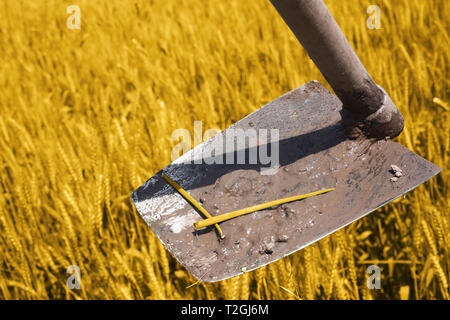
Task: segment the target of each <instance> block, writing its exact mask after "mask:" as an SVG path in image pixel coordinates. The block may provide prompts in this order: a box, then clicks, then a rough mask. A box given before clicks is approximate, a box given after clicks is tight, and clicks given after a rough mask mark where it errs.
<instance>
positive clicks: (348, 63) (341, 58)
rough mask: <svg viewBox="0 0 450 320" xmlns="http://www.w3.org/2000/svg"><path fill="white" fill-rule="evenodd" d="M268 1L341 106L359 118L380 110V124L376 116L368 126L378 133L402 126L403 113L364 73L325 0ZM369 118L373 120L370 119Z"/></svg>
mask: <svg viewBox="0 0 450 320" xmlns="http://www.w3.org/2000/svg"><path fill="white" fill-rule="evenodd" d="M271 2H272V4H273V6H274V7H275V8H276V10H277V11H278V13H279V14H280V15H281V17H282V18H283V19H284V21H285V22H286V24H287V25H288V26H289V28H290V29H291V30H292V32H293V33H294V34H295V36H296V37H297V39H298V40H299V41H300V43H301V44H302V45H303V47H304V48H305V50H306V51H307V53H308V54H309V56H310V57H311V59H312V60H313V61H314V63H315V64H316V65H317V67H318V68H319V70H320V71H321V73H322V74H323V75H324V77H325V78H326V79H327V81H328V83H329V84H330V85H331V87H332V88H333V90H334V92H335V93H336V95H337V96H338V97H339V99H340V100H341V101H342V103H343V106H344V108H345V109H346V110H348V111H349V112H350V113H351V114H353V115H354V116H357V117H360V118H367V117H369V116H370V115H374V114H376V113H377V112H378V113H384V114H383V115H382V116H381V115H377V116H375V117H377V118H381V124H380V123H379V122H380V119H376V121H375V123H372V125H371V127H372V128H371V130H372V131H377V134H378V133H379V134H380V136H382V137H385V136H396V135H398V134H399V133H400V132H401V130H402V129H403V117H402V116H401V114H400V113H399V112H398V110H397V108H396V107H395V105H394V104H393V103H392V101H391V100H390V98H389V96H387V94H386V93H385V92H384V90H383V89H382V88H381V87H379V86H378V85H377V84H376V83H375V82H374V81H373V80H372V78H371V77H370V75H369V74H368V73H367V71H366V69H365V68H364V66H363V64H362V63H361V61H360V60H359V58H358V56H357V55H356V53H355V51H354V50H353V48H352V46H351V45H350V43H349V42H348V40H347V39H346V37H345V35H344V34H343V32H342V30H341V29H340V28H339V26H338V24H337V23H336V21H335V20H334V18H333V16H332V15H331V13H330V12H329V11H328V8H327V7H326V5H325V3H324V2H323V1H322V0H271ZM387 104H391V105H389V108H387V109H389V110H381V111H380V108H381V107H383V106H385V105H387ZM394 113H395V114H396V115H395V117H393V114H394ZM397 113H398V115H397ZM372 118H373V117H372ZM391 120H392V121H391ZM370 121H372V122H373V119H372V120H371V119H369V122H370ZM366 122H367V121H366ZM373 125H375V126H376V127H377V128H373ZM380 125H381V126H382V127H381V128H380V127H379V126H380Z"/></svg>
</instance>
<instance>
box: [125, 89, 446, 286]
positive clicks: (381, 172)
mask: <svg viewBox="0 0 450 320" xmlns="http://www.w3.org/2000/svg"><path fill="white" fill-rule="evenodd" d="M341 109H342V105H341V103H340V101H339V100H338V99H337V98H336V97H335V96H334V95H333V94H331V93H330V92H329V91H328V90H326V89H325V88H324V87H323V86H322V85H320V84H319V83H318V82H316V81H312V82H310V83H308V84H305V85H304V86H302V87H299V88H297V89H295V90H292V91H290V92H288V93H286V94H285V95H283V96H281V97H279V98H278V99H276V100H274V101H272V102H271V103H269V104H267V105H266V106H264V107H262V108H260V109H259V110H257V111H255V112H254V113H252V114H250V115H249V116H247V117H245V118H244V119H242V120H241V121H239V122H237V123H236V124H234V125H233V126H231V127H230V128H234V129H236V128H242V129H244V130H245V129H248V128H253V129H256V130H259V129H279V154H280V156H279V163H280V168H279V169H278V171H276V174H273V175H270V174H262V172H264V168H265V167H267V166H261V165H249V164H247V165H245V164H241V165H238V164H235V165H230V164H210V165H208V164H205V163H202V164H195V163H192V161H191V159H192V155H193V154H194V159H199V154H200V151H201V150H203V152H204V151H205V150H206V151H208V150H210V149H209V148H212V147H213V146H214V143H215V142H219V141H220V139H221V138H223V137H224V135H225V134H226V131H227V130H228V129H227V130H225V131H223V132H221V133H219V134H218V135H216V136H214V137H213V138H211V139H210V140H208V141H206V142H205V143H203V144H202V145H200V146H197V147H196V148H194V149H193V150H191V151H189V152H188V153H186V154H185V155H183V156H182V157H180V158H178V159H177V160H176V161H174V162H173V163H172V164H170V165H169V166H167V167H166V168H164V169H163V170H161V171H160V172H158V173H157V174H156V175H155V176H153V177H152V178H151V179H149V180H148V181H147V182H146V183H145V184H144V185H142V186H141V187H139V188H138V189H137V190H135V191H134V192H133V193H132V196H131V197H132V200H133V202H134V204H135V206H136V208H137V210H138V212H139V214H140V215H141V216H142V217H143V219H144V220H145V221H146V222H147V224H148V225H149V227H150V228H151V229H152V231H153V232H154V233H155V235H156V236H157V237H158V238H159V239H160V241H161V242H162V243H163V244H164V245H165V246H166V248H167V250H169V252H170V253H171V254H172V255H173V256H174V257H175V258H176V259H177V260H178V261H179V262H180V263H181V264H182V265H183V266H184V267H185V268H186V269H187V270H188V271H189V272H190V273H191V274H192V275H194V276H195V277H196V278H197V279H200V280H202V281H205V282H212V281H218V280H222V279H226V278H230V277H233V276H235V275H238V274H240V273H242V272H248V271H251V270H253V269H256V268H258V267H261V266H263V265H266V264H268V263H271V262H273V261H276V260H278V259H280V258H283V257H285V256H287V255H289V254H291V253H293V252H295V251H297V250H299V249H301V248H303V247H305V246H307V245H309V244H311V243H313V242H315V241H317V240H319V239H321V238H323V237H325V236H327V235H329V234H330V233H332V232H334V231H336V230H338V229H340V228H342V227H344V226H346V225H348V224H350V223H351V222H353V221H355V220H357V219H359V218H361V217H363V216H365V215H366V214H368V213H370V212H372V211H374V210H375V209H377V208H379V207H381V206H383V205H385V204H386V203H388V202H390V201H392V200H394V199H395V198H397V197H399V196H401V195H402V194H404V193H406V192H408V191H409V190H411V189H413V188H415V187H416V186H418V185H420V184H422V183H423V182H425V181H426V180H428V179H430V178H431V177H433V176H434V175H436V174H437V173H439V171H440V168H439V167H437V166H435V165H433V164H432V163H430V162H428V161H427V160H425V159H423V158H421V157H420V156H418V155H416V154H414V153H412V152H411V151H409V150H408V149H406V148H404V147H403V146H401V145H399V144H397V143H395V142H392V141H384V140H383V141H378V142H376V143H372V142H370V141H368V140H359V141H354V140H349V139H347V138H346V136H345V134H344V131H343V128H342V126H341V123H340V121H341V114H340V111H341ZM230 128H229V129H230ZM253 142H254V143H256V144H252V142H250V143H249V144H247V145H246V149H252V148H258V147H260V146H261V145H260V143H259V142H255V141H253ZM247 151H248V150H247ZM206 154H209V153H208V152H206ZM234 155H236V154H234ZM391 164H395V165H397V166H399V167H400V168H402V170H403V173H404V174H403V176H402V177H400V178H399V179H398V181H396V182H391V181H390V178H391V177H393V175H392V173H391V172H389V168H390V165H391ZM266 169H267V168H266ZM162 173H165V174H167V175H168V176H170V177H171V178H172V179H174V180H175V181H177V182H178V183H179V184H180V185H181V186H182V187H183V188H184V189H185V190H187V191H188V192H189V193H190V194H191V195H192V196H193V197H194V198H195V199H196V200H197V201H201V202H202V203H203V206H204V207H205V209H206V210H208V212H210V213H211V214H212V215H217V214H221V213H226V212H228V211H231V210H236V209H241V208H244V207H248V206H251V205H255V204H259V203H263V202H267V201H270V200H275V199H279V198H283V197H288V196H294V195H298V194H304V193H308V192H312V191H316V190H320V189H324V188H329V187H335V188H336V190H335V191H332V192H330V193H327V194H323V195H320V196H316V197H312V198H308V199H305V200H301V201H296V202H292V203H289V204H285V205H282V206H278V207H276V208H270V209H267V210H263V211H260V212H256V213H252V214H248V215H246V216H242V217H238V218H235V219H232V220H229V221H226V222H223V223H221V228H222V230H223V232H224V234H225V236H226V238H225V240H223V241H219V240H218V237H217V234H216V232H215V229H214V228H213V227H208V228H206V229H205V230H200V231H196V230H195V229H194V227H193V223H194V222H196V221H198V220H201V219H203V217H201V215H200V214H199V213H198V212H197V211H196V210H195V209H194V208H193V207H192V206H191V205H190V204H189V203H187V202H186V200H185V199H183V198H182V197H181V196H180V195H179V194H178V193H177V192H176V191H174V189H172V187H171V186H170V185H169V184H168V183H167V182H166V181H165V180H164V179H163V178H162V177H161V174H162ZM265 173H267V172H265Z"/></svg>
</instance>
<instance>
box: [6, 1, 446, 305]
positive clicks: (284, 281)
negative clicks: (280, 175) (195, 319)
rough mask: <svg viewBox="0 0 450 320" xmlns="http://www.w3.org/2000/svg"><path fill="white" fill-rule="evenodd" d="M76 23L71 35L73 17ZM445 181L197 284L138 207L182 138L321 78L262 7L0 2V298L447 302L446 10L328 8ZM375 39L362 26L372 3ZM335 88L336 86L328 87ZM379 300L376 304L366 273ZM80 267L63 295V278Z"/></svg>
mask: <svg viewBox="0 0 450 320" xmlns="http://www.w3.org/2000/svg"><path fill="white" fill-rule="evenodd" d="M73 4H76V5H78V6H79V8H80V10H81V25H80V27H81V28H80V29H79V30H71V29H69V28H68V27H67V26H66V20H67V19H68V17H69V14H68V13H67V12H66V8H67V7H68V6H69V5H73ZM326 4H327V5H328V7H329V9H330V11H331V12H332V14H333V15H334V16H335V18H336V20H337V21H338V23H339V24H340V26H341V28H342V29H343V31H344V33H345V34H346V35H347V37H348V39H349V41H350V43H351V44H352V45H353V47H354V48H355V50H356V52H357V53H358V55H359V56H360V58H361V60H362V62H363V63H364V64H365V66H366V68H367V69H368V71H369V72H370V73H371V75H372V77H373V78H374V80H375V81H376V82H377V83H379V84H380V85H382V86H383V87H384V88H385V89H386V90H387V92H388V93H389V94H390V96H391V97H392V99H393V100H394V101H395V102H396V104H397V106H398V107H399V109H400V110H401V112H402V113H403V115H404V116H405V119H406V120H405V121H406V123H405V129H404V131H403V133H402V134H401V135H400V136H399V137H398V138H397V139H396V141H398V142H399V143H401V144H403V145H404V146H406V147H407V148H409V149H410V150H412V151H414V152H415V153H417V154H419V155H421V156H422V157H424V158H426V159H428V160H429V161H431V162H433V163H435V164H436V165H438V166H440V167H441V168H443V171H442V173H440V174H439V175H438V176H437V177H435V178H433V179H432V180H430V181H428V182H427V183H425V184H424V185H421V186H420V187H418V188H417V189H415V190H414V191H412V192H409V193H408V194H407V195H405V196H402V197H401V198H399V199H397V200H396V201H394V202H392V203H390V204H389V205H387V206H385V207H383V208H381V209H379V210H377V211H376V212H374V213H372V214H371V215H369V216H367V217H365V218H363V219H361V220H359V221H357V222H354V223H353V224H351V225H349V226H347V227H346V228H344V229H342V230H340V231H338V232H336V233H334V234H332V235H331V236H328V237H326V238H324V239H322V240H320V241H319V242H317V243H315V244H313V245H311V246H309V247H307V248H306V249H304V250H301V251H299V252H297V253H295V254H293V255H291V256H289V257H286V258H284V259H282V260H279V261H277V262H276V263H273V264H270V265H268V266H265V267H263V268H260V269H258V270H256V271H253V272H250V273H246V274H244V275H242V276H239V277H235V278H232V279H229V280H226V281H221V282H218V283H212V284H211V283H208V284H207V283H196V279H194V278H193V277H192V276H190V275H189V274H188V273H187V272H186V271H185V270H184V269H183V268H182V267H181V265H180V264H178V263H177V262H176V261H175V260H174V259H173V258H172V257H171V256H170V254H169V253H168V252H167V251H166V250H165V249H164V247H163V246H162V245H161V244H160V242H159V241H158V239H157V238H156V237H155V236H154V234H153V233H152V232H151V230H150V229H149V228H148V227H147V225H146V224H145V222H144V221H143V220H142V218H141V217H140V216H139V215H138V213H137V212H136V210H135V208H134V206H133V204H132V202H131V200H130V193H131V192H132V191H133V190H134V189H136V188H137V187H138V186H140V185H141V184H142V183H143V182H145V181H146V180H147V179H148V178H149V177H150V176H152V175H153V174H155V173H156V172H157V171H159V170H160V169H161V168H163V167H165V166H166V165H167V164H169V163H170V162H171V150H172V148H173V147H174V145H175V144H177V142H176V141H172V139H171V133H172V132H173V130H175V129H178V128H186V129H188V130H190V131H191V132H193V122H194V120H201V121H203V129H204V130H206V129H210V128H218V129H220V130H223V129H225V128H227V127H228V126H229V125H231V124H232V123H233V122H235V121H238V120H239V119H241V118H243V117H244V116H245V115H247V114H249V113H251V112H253V111H255V110H256V109H258V108H259V107H261V106H262V105H264V104H266V103H267V102H269V101H271V100H273V99H275V98H277V97H278V96H280V95H281V94H283V93H285V92H287V91H289V90H291V89H294V88H296V87H298V86H300V85H303V84H305V83H307V82H309V81H311V80H313V79H317V80H319V81H320V82H321V83H323V84H326V82H325V80H324V78H323V77H322V76H321V75H320V73H319V71H318V70H317V68H316V67H315V66H314V64H313V63H312V62H311V60H310V59H309V58H308V57H307V55H306V53H305V52H304V51H303V49H302V48H301V46H300V44H299V43H298V42H297V40H296V39H295V38H294V36H293V35H292V34H291V33H290V31H289V29H288V28H287V26H286V25H284V23H283V21H282V20H281V18H280V17H279V16H278V15H277V13H276V11H275V10H274V9H273V8H272V6H271V4H270V2H269V1H268V0H254V1H239V0H227V1H219V0H209V1H207V0H203V1H195V0H186V1H179V0H145V1H144V0H132V1H119V0H108V1H88V0H74V1H70V2H69V1H60V0H39V1H25V0H5V1H1V2H0V53H1V54H0V63H1V66H2V67H1V69H0V298H1V299H449V276H450V249H449V243H450V242H449V241H450V239H449V232H448V231H449V224H450V218H449V217H450V215H449V184H448V178H449V174H448V172H449V170H448V169H449V166H448V163H449V151H450V147H449V142H450V139H449V130H450V123H449V110H450V90H449V84H450V80H449V77H448V75H449V58H450V52H449V44H450V41H449V32H448V31H449V30H450V20H449V19H448V15H449V14H450V2H449V1H446V0H395V1H394V0H370V1H366V0H358V1H354V0H352V1H338V0H326ZM372 4H376V5H378V6H379V7H380V9H381V11H380V12H381V29H373V30H370V29H368V28H367V27H366V20H367V18H368V14H367V12H366V9H367V7H368V6H369V5H372ZM328 88H329V87H328ZM372 264H375V265H378V266H379V267H380V268H381V289H379V290H377V289H375V290H369V289H368V287H367V285H366V281H367V279H368V277H369V274H368V273H367V272H366V269H367V267H368V266H369V265H372ZM71 265H77V266H79V267H80V270H81V289H73V290H71V289H69V288H68V287H67V279H68V277H69V276H70V274H68V273H67V272H66V271H67V268H68V267H69V266H71Z"/></svg>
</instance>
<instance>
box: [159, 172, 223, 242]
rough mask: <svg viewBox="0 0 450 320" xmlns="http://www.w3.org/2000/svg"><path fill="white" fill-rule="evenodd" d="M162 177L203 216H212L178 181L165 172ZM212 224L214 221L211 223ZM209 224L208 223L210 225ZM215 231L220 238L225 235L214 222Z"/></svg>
mask: <svg viewBox="0 0 450 320" xmlns="http://www.w3.org/2000/svg"><path fill="white" fill-rule="evenodd" d="M162 177H163V178H164V179H165V180H166V181H167V182H168V183H169V184H170V185H171V186H172V187H173V188H174V189H175V190H177V191H178V192H179V193H180V194H181V195H182V196H183V197H184V198H185V199H186V200H187V201H189V202H190V203H191V204H192V205H193V206H194V207H195V208H197V209H198V211H200V212H201V213H203V214H204V215H205V217H207V218H212V216H211V215H210V214H209V213H208V211H206V210H205V208H203V207H202V206H201V205H200V203H198V202H197V201H195V199H194V198H192V197H191V195H190V194H189V193H187V192H186V191H185V190H184V189H183V188H182V187H181V186H180V185H179V184H178V183H176V182H175V181H173V180H172V179H171V178H169V177H168V176H166V175H165V174H163V175H162ZM211 224H214V223H211ZM211 224H210V225H211ZM215 227H216V229H217V231H218V232H219V234H220V238H221V239H223V238H225V236H224V235H223V232H222V229H220V227H219V225H218V224H216V225H215Z"/></svg>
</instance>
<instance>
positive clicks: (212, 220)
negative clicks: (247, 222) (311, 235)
mask: <svg viewBox="0 0 450 320" xmlns="http://www.w3.org/2000/svg"><path fill="white" fill-rule="evenodd" d="M334 189H335V188H330V189H325V190H320V191H315V192H311V193H308V194H302V195H299V196H294V197H289V198H284V199H279V200H275V201H270V202H266V203H262V204H258V205H256V206H253V207H248V208H245V209H241V210H237V211H233V212H228V213H224V214H221V215H218V216H215V217H212V218H208V219H205V220H201V221H198V222H196V223H194V227H195V228H197V229H199V228H203V227H207V226H210V225H212V224H216V225H217V223H220V222H223V221H225V220H229V219H232V218H236V217H239V216H242V215H244V214H247V213H252V212H255V211H259V210H263V209H267V208H270V207H273V206H276V205H279V204H283V203H287V202H292V201H296V200H300V199H305V198H308V197H312V196H315V195H318V194H322V193H325V192H329V191H332V190H334Z"/></svg>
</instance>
